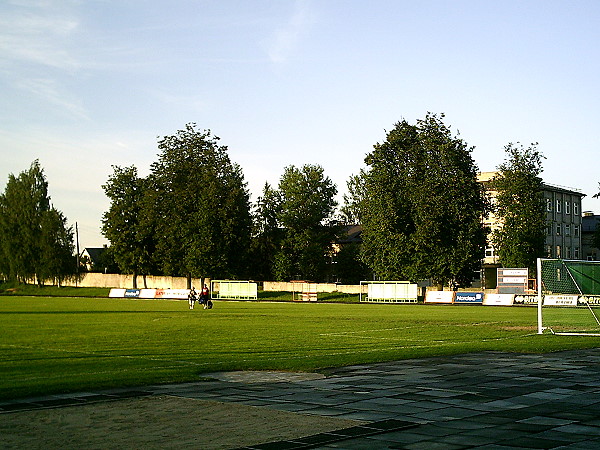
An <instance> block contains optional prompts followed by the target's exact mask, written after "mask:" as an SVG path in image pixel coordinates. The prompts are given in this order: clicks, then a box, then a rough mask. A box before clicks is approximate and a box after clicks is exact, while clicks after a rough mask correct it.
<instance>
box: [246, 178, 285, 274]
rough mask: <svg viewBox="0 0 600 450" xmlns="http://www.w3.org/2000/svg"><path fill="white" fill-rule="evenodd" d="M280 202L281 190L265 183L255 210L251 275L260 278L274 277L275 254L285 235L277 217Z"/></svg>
mask: <svg viewBox="0 0 600 450" xmlns="http://www.w3.org/2000/svg"><path fill="white" fill-rule="evenodd" d="M280 204H281V198H280V196H279V192H278V191H277V190H276V189H273V188H272V187H271V185H270V184H269V183H265V185H264V187H263V192H262V196H261V197H259V198H258V200H257V201H256V204H255V206H254V210H253V231H252V243H251V261H252V264H251V277H253V278H255V279H258V280H272V279H274V275H273V266H274V263H275V255H276V253H277V251H278V249H279V247H280V245H281V242H282V239H283V236H284V235H283V229H282V228H281V227H280V226H279V221H278V219H277V214H278V211H279V208H280Z"/></svg>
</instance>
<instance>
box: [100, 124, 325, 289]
mask: <svg viewBox="0 0 600 450" xmlns="http://www.w3.org/2000/svg"><path fill="white" fill-rule="evenodd" d="M158 148H159V150H160V153H159V155H158V161H157V162H155V163H153V164H152V165H151V173H150V174H149V175H148V176H147V177H145V178H141V177H139V175H138V171H137V169H136V167H134V166H131V167H125V168H122V167H113V174H112V175H111V176H110V178H109V180H108V182H107V183H106V184H105V185H103V188H104V190H105V192H106V195H107V196H108V198H109V199H110V200H111V206H110V209H109V210H108V211H107V212H106V213H105V214H104V216H103V220H102V231H103V233H104V235H105V236H106V237H107V238H108V239H109V241H110V243H111V246H110V252H111V254H112V257H113V258H114V260H115V261H116V263H117V264H118V266H119V267H120V268H121V270H122V271H123V272H126V273H133V274H151V273H161V274H165V275H173V276H182V275H184V276H187V277H188V279H190V280H191V278H192V277H194V278H202V277H210V278H215V277H219V278H248V277H251V278H255V279H273V278H276V279H289V278H292V277H294V276H296V275H302V276H303V277H308V278H311V279H319V280H320V279H323V278H324V277H325V272H326V267H325V263H324V261H325V256H324V255H325V251H326V247H327V246H328V245H329V244H330V243H331V241H332V239H333V238H334V233H335V228H334V227H331V226H329V225H330V221H331V218H332V217H333V213H334V211H335V207H336V202H335V200H334V198H335V195H336V194H337V190H336V188H335V186H334V184H333V183H332V181H331V180H330V179H329V178H327V177H325V175H324V173H323V169H322V168H321V167H319V166H311V165H306V166H304V167H302V168H296V167H294V166H290V167H287V168H286V169H285V173H284V174H283V176H282V177H281V181H280V183H279V188H278V189H273V188H271V186H269V185H268V184H267V185H265V188H264V192H263V196H262V197H261V198H260V199H259V200H258V202H257V205H256V208H255V210H253V209H252V205H251V203H250V195H249V192H248V189H247V184H246V182H245V181H244V177H243V174H242V170H241V168H240V167H239V166H238V165H237V164H235V163H233V162H231V160H230V159H229V156H228V154H227V147H225V146H222V145H219V143H218V138H217V137H214V136H212V135H211V133H210V131H202V130H198V129H197V127H196V125H195V124H188V125H187V126H186V128H185V129H184V130H180V131H178V132H177V133H176V134H175V135H173V136H166V137H164V138H162V139H161V140H160V141H159V143H158ZM134 278H135V277H134Z"/></svg>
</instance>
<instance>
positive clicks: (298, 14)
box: [268, 0, 312, 63]
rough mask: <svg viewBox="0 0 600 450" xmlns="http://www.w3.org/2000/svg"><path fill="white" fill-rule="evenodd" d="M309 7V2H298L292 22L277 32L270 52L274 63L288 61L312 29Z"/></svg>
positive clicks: (298, 0) (301, 0) (300, 0)
mask: <svg viewBox="0 0 600 450" xmlns="http://www.w3.org/2000/svg"><path fill="white" fill-rule="evenodd" d="M309 6H310V5H309V2H308V1H307V0H297V1H296V2H295V4H294V12H293V13H292V16H291V17H290V20H289V21H288V22H287V24H285V25H284V26H283V27H281V28H279V29H278V30H277V31H275V33H274V36H273V41H272V42H271V45H270V47H269V52H268V53H269V58H270V60H271V61H272V62H274V63H281V62H284V61H286V60H287V59H288V57H289V55H290V54H291V53H292V51H293V50H294V49H295V48H296V46H297V45H298V43H299V41H300V39H301V38H302V36H303V35H304V34H305V33H306V31H307V29H308V28H309V27H310V25H311V23H312V15H311V10H310V7H309Z"/></svg>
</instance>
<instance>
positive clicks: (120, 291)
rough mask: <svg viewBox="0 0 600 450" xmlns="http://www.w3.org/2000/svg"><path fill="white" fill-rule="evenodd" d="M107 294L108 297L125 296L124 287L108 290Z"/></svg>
mask: <svg viewBox="0 0 600 450" xmlns="http://www.w3.org/2000/svg"><path fill="white" fill-rule="evenodd" d="M108 296H109V297H110V298H123V297H125V289H116V288H113V289H111V290H110V293H109V294H108Z"/></svg>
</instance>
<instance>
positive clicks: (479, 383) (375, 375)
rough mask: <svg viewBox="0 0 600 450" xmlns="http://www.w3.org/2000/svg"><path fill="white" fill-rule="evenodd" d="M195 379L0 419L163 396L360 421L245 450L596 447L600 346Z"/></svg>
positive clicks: (65, 401)
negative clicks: (309, 371)
mask: <svg viewBox="0 0 600 450" xmlns="http://www.w3.org/2000/svg"><path fill="white" fill-rule="evenodd" d="M203 379H204V381H199V382H195V383H184V384H171V385H168V386H165V385H162V386H144V387H142V388H138V389H129V390H127V389H122V390H110V391H102V392H95V393H80V394H73V395H70V396H64V395H63V396H48V397H47V398H36V399H24V400H21V401H14V402H0V413H4V414H12V413H17V412H18V411H24V410H32V409H43V408H61V407H65V406H70V405H75V404H82V403H92V402H102V401H108V400H111V399H122V398H132V397H136V396H157V395H168V396H173V397H180V398H187V399H203V400H211V401H218V402H226V403H231V404H239V405H244V406H252V407H257V408H259V409H263V408H264V409H266V410H280V411H287V412H290V413H295V414H305V415H310V416H317V417H318V416H320V417H323V418H325V417H328V418H332V417H336V418H343V419H354V420H359V421H361V423H362V425H357V426H353V427H350V428H345V429H341V430H336V431H329V432H327V433H315V434H310V433H308V434H307V435H306V436H303V437H301V438H296V439H289V440H285V439H284V440H281V441H274V442H267V443H265V442H263V443H262V444H257V445H255V446H246V447H242V448H243V449H245V450H252V449H263V450H265V449H270V448H273V449H286V448H290V449H291V448H294V449H300V448H302V449H305V448H316V449H332V448H337V449H340V448H341V449H358V448H367V449H385V448H395V449H401V448H402V449H435V448H444V449H464V448H476V449H480V450H484V449H508V448H513V449H514V448H519V449H530V448H543V449H573V450H575V449H584V448H585V449H594V448H600V349H592V350H577V351H565V352H557V353H551V354H544V355H530V354H526V355H524V354H508V353H497V352H486V353H479V354H468V355H457V356H452V357H439V358H428V359H419V360H405V361H397V362H386V363H381V364H371V365H364V364H362V365H357V366H351V367H343V368H340V369H332V370H328V371H327V372H326V374H325V375H323V374H299V373H285V372H235V373H227V372H225V373H224V372H220V373H213V374H204V375H203ZM216 447H217V446H216V445H215V448H216Z"/></svg>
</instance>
